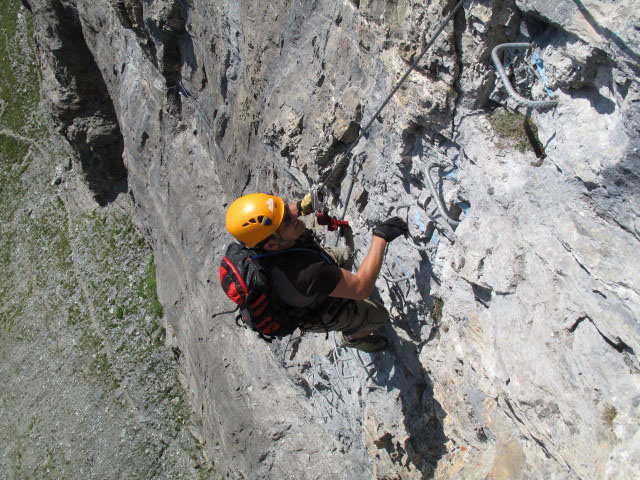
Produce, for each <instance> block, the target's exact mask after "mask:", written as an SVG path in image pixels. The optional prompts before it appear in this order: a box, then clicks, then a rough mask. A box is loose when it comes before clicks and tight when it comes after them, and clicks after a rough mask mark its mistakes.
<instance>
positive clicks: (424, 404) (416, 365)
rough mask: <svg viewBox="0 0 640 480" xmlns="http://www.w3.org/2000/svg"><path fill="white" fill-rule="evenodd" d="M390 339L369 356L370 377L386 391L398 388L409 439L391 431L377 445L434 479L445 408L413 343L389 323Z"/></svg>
mask: <svg viewBox="0 0 640 480" xmlns="http://www.w3.org/2000/svg"><path fill="white" fill-rule="evenodd" d="M384 330H385V331H384V335H386V337H387V339H388V340H389V347H387V349H386V350H384V351H382V352H378V353H374V354H372V355H371V359H372V363H373V365H374V372H375V373H374V375H372V380H373V381H374V382H375V383H376V384H377V385H379V386H382V387H384V388H386V389H387V390H398V391H399V398H400V401H401V404H402V414H403V416H404V426H405V429H406V431H407V433H408V434H409V439H408V440H406V441H401V439H396V438H394V437H393V436H392V434H391V433H389V434H388V435H385V436H383V437H382V438H381V439H380V440H381V441H380V445H378V447H379V448H384V449H386V450H387V451H388V452H389V455H390V457H391V458H392V460H393V461H394V462H397V463H398V464H402V466H403V467H405V466H406V465H407V463H409V462H410V463H412V464H413V465H415V467H416V468H417V469H418V470H419V471H420V472H421V474H422V478H433V473H434V470H435V468H436V466H437V463H438V460H440V458H442V456H443V455H444V454H445V453H446V451H447V450H446V447H445V444H446V442H447V437H446V436H445V434H444V428H443V425H442V420H441V419H442V418H444V411H443V409H442V407H441V405H440V403H439V402H438V401H437V400H435V398H434V396H433V382H432V381H431V379H430V378H429V375H428V374H427V373H426V372H425V371H424V369H423V368H422V365H421V364H420V360H419V358H418V352H417V350H416V346H415V345H414V344H413V343H411V342H408V341H406V340H403V339H401V338H400V337H399V336H398V335H397V334H396V333H395V331H394V329H393V328H392V327H390V326H388V327H386V328H385V329H384Z"/></svg>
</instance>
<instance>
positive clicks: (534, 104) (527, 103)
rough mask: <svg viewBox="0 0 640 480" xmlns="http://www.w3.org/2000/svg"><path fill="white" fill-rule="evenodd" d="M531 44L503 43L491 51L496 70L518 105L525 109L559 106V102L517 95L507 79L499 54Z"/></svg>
mask: <svg viewBox="0 0 640 480" xmlns="http://www.w3.org/2000/svg"><path fill="white" fill-rule="evenodd" d="M530 47H531V44H530V43H503V44H502V45H498V46H496V47H495V48H494V49H493V50H492V51H491V59H492V60H493V64H494V65H495V66H496V70H497V72H498V76H499V77H500V79H501V80H502V83H503V84H504V87H505V88H506V89H507V93H508V94H509V96H510V97H511V98H513V99H514V100H515V101H516V102H517V103H519V104H520V105H522V106H524V107H528V108H536V109H539V108H544V107H553V106H556V105H557V104H558V101H557V100H528V99H526V98H524V97H522V96H520V95H518V94H517V93H516V91H515V90H514V88H513V87H512V86H511V82H509V79H508V78H507V74H506V72H505V71H504V67H503V65H502V62H501V61H500V59H499V58H498V52H500V51H501V50H504V49H505V48H530Z"/></svg>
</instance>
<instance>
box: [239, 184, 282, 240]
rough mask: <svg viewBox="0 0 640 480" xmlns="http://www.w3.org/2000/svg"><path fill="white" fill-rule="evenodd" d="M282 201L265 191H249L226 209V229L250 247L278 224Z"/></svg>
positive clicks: (265, 236)
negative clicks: (249, 192)
mask: <svg viewBox="0 0 640 480" xmlns="http://www.w3.org/2000/svg"><path fill="white" fill-rule="evenodd" d="M284 208H285V206H284V201H282V199H281V198H280V197H276V196H274V195H267V194H266V193H251V194H249V195H244V196H243V197H240V198H238V199H237V200H236V201H235V202H233V203H232V204H231V205H230V206H229V208H228V209H227V230H229V233H230V234H231V235H233V236H234V237H235V238H236V240H238V241H240V242H242V243H244V244H245V245H246V246H247V247H249V248H252V247H254V246H255V245H256V244H257V243H260V242H261V241H262V240H264V239H265V238H267V237H268V236H269V235H271V234H272V233H273V232H275V231H276V229H277V228H278V227H279V226H280V223H281V222H282V218H283V217H284Z"/></svg>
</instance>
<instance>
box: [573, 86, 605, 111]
mask: <svg viewBox="0 0 640 480" xmlns="http://www.w3.org/2000/svg"><path fill="white" fill-rule="evenodd" d="M570 93H571V97H572V98H583V99H585V100H589V103H590V104H591V106H592V107H593V108H595V109H596V111H597V112H598V113H599V114H601V115H610V114H612V113H613V112H615V110H616V104H615V102H614V101H613V100H610V99H608V98H607V97H605V96H603V95H601V94H600V92H598V91H597V90H596V89H595V88H581V89H580V90H572V91H570Z"/></svg>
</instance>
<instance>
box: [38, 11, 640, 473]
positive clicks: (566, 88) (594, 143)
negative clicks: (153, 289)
mask: <svg viewBox="0 0 640 480" xmlns="http://www.w3.org/2000/svg"><path fill="white" fill-rule="evenodd" d="M27 3H28V4H29V5H30V6H31V10H32V13H33V17H34V22H35V28H36V40H37V42H38V47H39V50H40V52H41V59H42V70H43V76H44V78H43V81H44V84H45V87H46V88H47V91H48V92H49V96H50V97H51V98H52V99H53V100H52V102H53V103H54V105H53V107H52V108H54V111H55V112H57V118H58V122H59V124H60V125H61V126H62V129H61V131H62V133H63V134H64V135H66V137H67V138H68V140H69V142H70V143H71V145H72V146H73V147H74V148H75V150H76V154H77V155H78V156H79V157H80V158H81V159H82V158H85V159H91V158H94V160H95V159H96V158H97V159H99V160H100V161H99V162H97V164H96V165H95V168H94V165H93V164H92V163H91V162H86V161H85V162H82V165H83V167H84V169H85V176H86V177H87V180H88V181H89V185H90V187H91V186H92V185H93V186H92V190H93V192H94V195H96V197H97V198H100V199H101V201H103V202H104V201H107V202H108V198H109V195H108V194H109V192H111V191H112V189H113V188H116V187H115V185H116V184H117V182H115V183H114V182H112V181H111V180H114V179H116V180H117V179H118V178H119V177H118V175H121V173H122V166H121V165H120V164H119V163H118V162H117V158H119V155H112V156H108V155H101V152H103V150H101V149H104V148H108V150H109V151H110V152H119V151H120V150H118V149H119V148H120V145H121V146H122V155H121V157H122V160H123V166H124V168H126V174H127V182H128V186H127V188H128V189H129V190H130V192H131V194H132V196H133V198H134V207H133V218H134V222H135V223H136V225H138V226H139V228H140V230H141V231H142V232H143V233H144V235H145V236H146V238H147V239H148V241H149V242H150V243H151V245H152V246H153V249H154V252H155V258H156V262H157V266H158V282H159V284H158V290H159V291H158V293H159V297H160V301H161V302H162V304H163V306H164V307H165V313H166V316H167V318H168V320H169V322H170V324H171V326H172V328H173V330H174V331H175V335H176V340H175V341H176V344H177V345H178V346H179V348H180V350H181V352H182V353H183V355H184V360H183V361H182V368H183V374H184V383H185V386H186V387H187V390H188V392H189V401H190V405H191V409H192V412H193V414H194V415H195V417H196V418H197V419H198V422H199V424H200V426H199V428H198V432H197V435H198V437H199V439H200V440H201V442H203V444H204V451H205V452H206V455H207V457H208V458H209V459H210V460H212V461H213V462H214V463H215V465H216V468H217V471H218V472H220V473H221V474H226V475H230V476H235V477H240V478H380V479H382V478H425V477H430V476H433V477H435V478H470V479H473V478H478V479H480V478H500V479H511V478H612V479H613V478H633V477H634V476H638V475H639V474H640V472H638V465H640V457H639V455H640V453H639V452H640V447H639V444H640V429H639V428H638V425H640V422H638V420H639V418H638V417H639V414H640V376H639V373H640V364H639V362H638V351H640V327H639V325H638V314H639V312H640V278H639V273H638V269H637V268H636V264H637V258H638V254H637V251H638V245H639V240H640V223H639V222H640V220H638V210H639V203H638V195H639V193H638V192H640V189H639V188H638V187H639V183H640V178H639V173H640V165H639V152H638V148H640V139H639V135H640V130H639V128H640V121H639V120H638V119H639V118H640V115H638V113H639V111H638V109H639V108H640V107H638V105H640V103H639V102H638V100H639V99H640V90H639V88H638V85H637V78H638V72H639V70H640V65H639V55H640V39H639V38H638V30H637V24H638V13H637V8H635V6H634V2H633V1H632V0H622V1H620V2H615V3H614V2H607V1H604V0H602V1H596V0H570V1H566V2H552V1H549V0H536V1H527V2H524V1H520V0H516V1H493V2H490V1H488V0H479V1H475V2H468V3H467V4H465V6H464V9H463V10H461V11H460V12H458V14H456V16H455V18H454V19H453V21H452V22H451V23H450V24H449V25H447V27H446V28H445V29H444V31H443V32H442V34H441V36H440V37H439V39H438V40H437V41H436V42H435V43H434V45H433V47H432V48H431V50H430V51H429V52H428V53H427V55H425V57H424V58H423V59H422V61H421V62H420V65H419V66H418V68H417V69H416V71H414V72H413V73H412V74H411V75H410V76H409V78H408V79H407V81H406V82H405V84H404V85H403V86H402V87H401V88H400V90H399V91H398V92H397V94H396V95H395V96H394V97H393V99H392V100H391V102H390V103H389V105H388V106H387V107H386V109H385V110H384V111H383V112H382V114H381V115H380V116H379V118H378V119H377V120H376V121H374V122H373V124H372V126H371V129H370V130H369V132H368V134H367V135H366V136H365V138H363V139H362V140H361V141H360V143H359V144H358V145H357V146H356V147H355V149H354V151H353V152H354V153H355V154H358V153H362V154H363V155H364V158H365V160H364V162H363V164H362V169H361V170H360V171H358V172H357V175H356V180H355V184H354V188H353V195H352V199H351V203H350V204H349V209H348V211H347V219H348V220H349V221H350V222H351V225H352V227H353V233H354V238H353V243H354V246H355V249H356V263H357V262H358V261H362V259H363V258H364V256H365V254H366V251H367V248H368V244H369V241H370V235H371V234H370V230H371V227H372V226H373V225H374V224H375V223H376V222H377V221H379V220H383V219H384V218H386V217H388V216H391V215H392V214H395V213H398V214H400V215H402V216H405V217H406V218H407V219H408V222H409V224H410V232H411V236H410V238H407V239H398V240H397V241H395V242H393V243H392V244H391V245H390V246H389V248H388V251H387V254H386V261H385V265H384V266H383V269H382V274H383V275H382V276H381V277H380V279H379V280H378V283H377V287H378V289H377V295H379V297H380V298H381V299H382V300H383V301H384V302H385V304H386V305H387V306H388V308H389V309H390V311H391V314H392V317H393V320H392V325H391V326H390V327H389V328H387V329H386V330H385V334H386V335H387V336H388V338H389V339H390V348H389V349H388V350H387V351H385V352H382V353H377V354H373V355H368V354H359V355H358V354H355V353H354V352H351V351H348V350H344V349H342V348H340V347H338V346H337V344H336V340H335V338H334V337H333V336H332V335H329V338H328V339H325V337H324V336H323V335H305V336H304V337H302V338H297V335H294V337H293V338H291V339H284V340H283V341H278V342H274V343H273V344H271V345H267V344H265V343H263V342H262V341H261V340H259V339H258V338H256V336H255V335H254V334H253V333H252V332H249V331H247V330H243V329H239V328H237V327H236V325H235V324H234V321H233V315H231V314H227V315H223V316H218V317H215V318H214V319H212V315H213V314H214V313H217V312H220V311H224V310H228V309H230V304H229V302H228V301H227V300H226V297H225V296H224V294H223V292H222V291H221V289H220V288H219V287H218V285H217V263H218V262H219V260H220V258H221V255H222V253H223V252H224V250H225V246H226V244H228V242H229V241H231V238H230V237H229V236H228V235H227V234H226V231H225V227H224V213H225V208H226V206H227V205H228V204H229V203H230V202H231V201H232V200H233V199H235V198H236V197H237V196H239V195H241V194H243V193H249V192H254V191H271V192H274V193H276V194H279V195H281V196H283V197H285V198H286V199H288V200H296V199H298V198H300V197H301V196H302V195H303V194H304V193H305V192H306V191H308V189H309V188H310V186H312V185H314V184H315V185H317V184H318V183H321V181H322V179H323V178H325V175H326V174H327V173H328V172H329V170H330V169H331V168H332V166H333V165H334V164H335V160H336V155H338V154H340V153H341V152H344V151H345V150H346V148H348V146H349V142H351V141H353V140H354V139H355V138H356V137H357V135H358V134H359V133H360V129H361V128H362V127H363V126H364V125H365V123H366V122H368V120H369V119H370V118H371V115H372V114H373V112H375V110H376V108H377V107H378V106H379V105H380V103H381V102H382V100H383V99H384V98H385V97H386V95H387V94H388V93H389V92H390V90H391V88H392V87H393V85H394V84H395V82H396V81H397V80H398V79H399V78H400V77H401V76H402V74H403V73H404V72H405V71H406V69H407V68H408V65H409V64H410V62H412V61H413V59H414V58H415V56H416V55H417V53H418V52H419V51H420V50H421V47H422V45H423V42H424V41H425V40H426V39H427V38H428V37H429V36H430V34H431V32H433V31H434V30H435V29H436V28H437V26H438V24H439V22H440V21H441V20H442V19H443V18H444V17H445V16H446V15H447V13H448V11H449V8H451V7H452V5H451V4H450V3H449V2H446V1H441V0H437V1H434V2H430V3H429V4H428V5H425V2H418V1H411V0H407V1H399V2H388V1H382V0H370V1H355V0H349V1H347V0H345V1H343V2H313V1H301V2H290V1H287V0H278V1H272V2H244V1H241V2H203V1H199V0H193V1H178V0H175V1H172V0H159V1H154V2H151V3H149V2H142V1H139V0H121V1H117V2H93V3H90V2H83V1H77V2H76V1H67V0H27ZM61 31H62V32H67V33H68V35H66V36H65V35H61V34H60V33H59V32H61ZM74 32H75V33H74ZM71 33H74V35H71ZM78 41H82V45H83V47H82V49H76V50H75V54H76V55H79V56H82V59H81V60H82V61H77V60H74V59H73V58H72V57H69V58H67V56H65V55H64V54H63V52H65V51H67V49H69V48H72V47H73V45H76V44H77V42H78ZM507 42H509V43H511V42H525V43H531V44H532V47H531V48H530V49H529V50H508V51H505V52H504V55H503V56H502V59H501V60H502V62H503V64H504V66H505V68H506V69H507V72H508V76H509V81H510V82H511V83H512V84H513V85H514V87H515V88H516V89H517V90H518V92H519V94H520V95H522V96H524V97H526V98H535V99H545V98H547V95H553V96H554V97H555V98H556V99H557V100H558V105H557V106H556V107H555V108H552V109H544V110H537V111H536V110H534V111H527V109H525V108H523V107H519V106H518V105H517V103H514V101H513V99H511V98H510V97H508V95H507V93H506V90H505V88H504V85H503V81H502V80H500V79H498V78H497V75H496V73H495V69H494V66H493V63H492V61H491V58H490V57H491V51H492V49H493V48H494V47H495V46H497V45H499V44H502V43H507ZM534 57H535V58H538V59H539V62H538V63H537V64H535V63H534ZM79 68H84V69H85V70H86V71H88V72H89V74H90V75H91V77H90V78H96V79H98V78H99V79H100V80H101V81H100V82H98V83H96V84H94V85H93V87H92V89H91V90H90V91H86V89H85V87H82V88H80V87H79V86H78V83H82V82H78V81H76V80H74V79H76V78H77V79H81V78H82V76H83V75H85V73H83V72H84V71H78V69H79ZM98 73H99V75H98ZM543 73H544V75H543ZM545 80H546V84H545ZM89 94H90V96H91V98H92V99H93V100H92V102H89V101H88V99H87V97H86V95H89ZM78 118H80V120H77V119H78ZM106 146H108V147H106ZM433 163H437V164H438V165H436V167H437V168H436V167H434V168H432V164H433ZM96 169H97V170H96ZM96 171H98V172H107V174H105V175H102V176H101V175H98V176H97V177H98V178H103V179H105V181H104V182H96V181H95V178H96V175H95V172H96ZM341 173H342V172H341ZM427 175H431V178H432V179H433V180H434V182H435V183H436V188H437V196H438V197H442V199H443V200H444V203H445V208H446V210H447V211H448V212H449V214H450V215H452V216H453V217H455V219H457V220H459V221H460V223H459V225H458V226H457V227H455V229H454V228H452V227H450V226H449V223H448V222H447V221H446V219H445V218H444V217H443V215H442V213H440V211H439V209H438V208H437V206H436V202H437V199H436V198H434V194H433V193H432V191H431V189H430V188H429V182H428V179H427ZM350 178H351V177H350V175H344V174H341V175H337V176H335V177H334V178H333V180H332V182H331V183H330V185H329V190H330V192H329V195H328V197H327V201H328V206H329V207H331V208H332V209H333V211H334V212H335V213H339V212H341V210H342V207H343V205H344V202H345V201H346V195H347V190H348V188H349V181H350ZM92 179H93V180H92ZM307 225H308V226H309V227H311V228H314V229H317V230H318V232H319V234H320V235H323V236H325V237H326V241H327V242H331V244H333V242H334V241H335V237H334V236H333V234H326V232H324V231H321V230H320V229H319V227H318V226H317V225H314V222H313V220H312V219H309V220H307Z"/></svg>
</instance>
